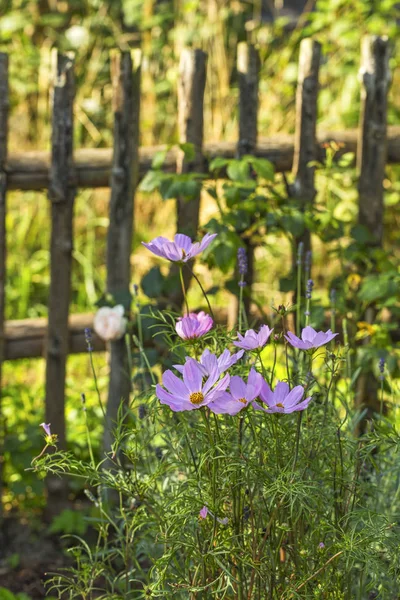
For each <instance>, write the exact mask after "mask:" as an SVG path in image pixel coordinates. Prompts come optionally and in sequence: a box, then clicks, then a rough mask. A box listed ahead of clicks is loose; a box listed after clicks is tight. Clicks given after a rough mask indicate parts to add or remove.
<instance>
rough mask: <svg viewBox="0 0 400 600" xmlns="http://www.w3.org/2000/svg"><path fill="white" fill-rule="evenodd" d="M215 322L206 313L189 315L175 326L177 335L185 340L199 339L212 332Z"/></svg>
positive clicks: (180, 319) (179, 320)
mask: <svg viewBox="0 0 400 600" xmlns="http://www.w3.org/2000/svg"><path fill="white" fill-rule="evenodd" d="M213 325H214V321H213V320H212V318H211V317H210V315H207V314H206V313H205V312H204V311H200V312H199V313H197V314H196V313H189V314H188V315H186V317H180V318H179V319H178V322H177V324H176V325H175V329H176V333H177V334H178V335H179V337H181V338H182V339H183V340H190V339H193V338H198V337H201V336H202V335H204V334H205V333H207V331H210V329H211V327H212V326H213Z"/></svg>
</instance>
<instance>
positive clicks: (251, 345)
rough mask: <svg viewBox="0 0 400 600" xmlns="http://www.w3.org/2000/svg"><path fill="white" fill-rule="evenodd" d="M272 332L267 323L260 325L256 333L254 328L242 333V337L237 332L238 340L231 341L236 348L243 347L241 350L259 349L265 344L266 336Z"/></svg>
mask: <svg viewBox="0 0 400 600" xmlns="http://www.w3.org/2000/svg"><path fill="white" fill-rule="evenodd" d="M272 332H273V329H270V328H269V327H268V325H262V326H261V327H260V329H259V331H258V333H256V332H255V331H254V329H249V330H248V331H246V333H245V334H244V337H243V336H242V335H241V334H240V333H239V332H238V334H237V335H238V338H239V341H238V342H233V343H234V345H235V346H237V347H238V348H243V350H259V349H261V348H263V347H264V346H265V344H266V343H267V342H268V338H269V336H270V335H271V333H272Z"/></svg>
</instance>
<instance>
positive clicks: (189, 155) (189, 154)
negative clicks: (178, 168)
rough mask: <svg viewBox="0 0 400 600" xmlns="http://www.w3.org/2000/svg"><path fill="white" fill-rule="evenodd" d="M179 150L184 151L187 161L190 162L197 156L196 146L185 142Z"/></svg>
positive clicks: (180, 145)
mask: <svg viewBox="0 0 400 600" xmlns="http://www.w3.org/2000/svg"><path fill="white" fill-rule="evenodd" d="M179 148H180V149H181V150H182V151H183V153H184V155H185V160H188V161H191V160H194V157H195V156H196V152H195V149H194V144H190V143H188V142H184V143H182V144H179Z"/></svg>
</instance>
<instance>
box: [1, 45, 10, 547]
mask: <svg viewBox="0 0 400 600" xmlns="http://www.w3.org/2000/svg"><path fill="white" fill-rule="evenodd" d="M7 138H8V56H7V54H4V53H2V52H0V545H1V541H2V518H3V502H2V500H3V467H4V465H3V460H4V458H3V457H4V441H5V440H4V438H5V423H4V417H3V411H2V385H1V384H2V363H3V360H4V304H5V284H6V281H5V280H6V191H7V177H6V172H5V163H6V159H7Z"/></svg>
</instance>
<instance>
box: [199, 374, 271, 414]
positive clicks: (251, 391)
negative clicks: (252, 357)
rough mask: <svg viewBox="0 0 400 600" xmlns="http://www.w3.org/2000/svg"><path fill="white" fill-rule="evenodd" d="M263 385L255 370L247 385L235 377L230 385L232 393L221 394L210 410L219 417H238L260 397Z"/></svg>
mask: <svg viewBox="0 0 400 600" xmlns="http://www.w3.org/2000/svg"><path fill="white" fill-rule="evenodd" d="M263 383H264V380H263V378H262V377H261V375H260V373H257V371H255V370H254V369H251V371H250V373H249V377H248V379H247V384H246V383H245V382H244V381H243V379H242V378H241V377H238V376H237V375H234V376H233V377H231V381H230V384H229V391H230V393H229V394H228V393H227V392H224V393H223V394H220V395H219V396H218V397H217V398H215V400H214V401H213V402H211V404H209V407H208V408H209V409H210V410H211V411H212V412H213V413H216V414H217V415H221V414H228V415H236V414H237V413H238V412H240V411H241V410H243V408H246V406H248V404H249V403H250V402H252V401H253V400H255V399H256V398H257V396H259V395H260V392H261V388H262V385H263Z"/></svg>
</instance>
